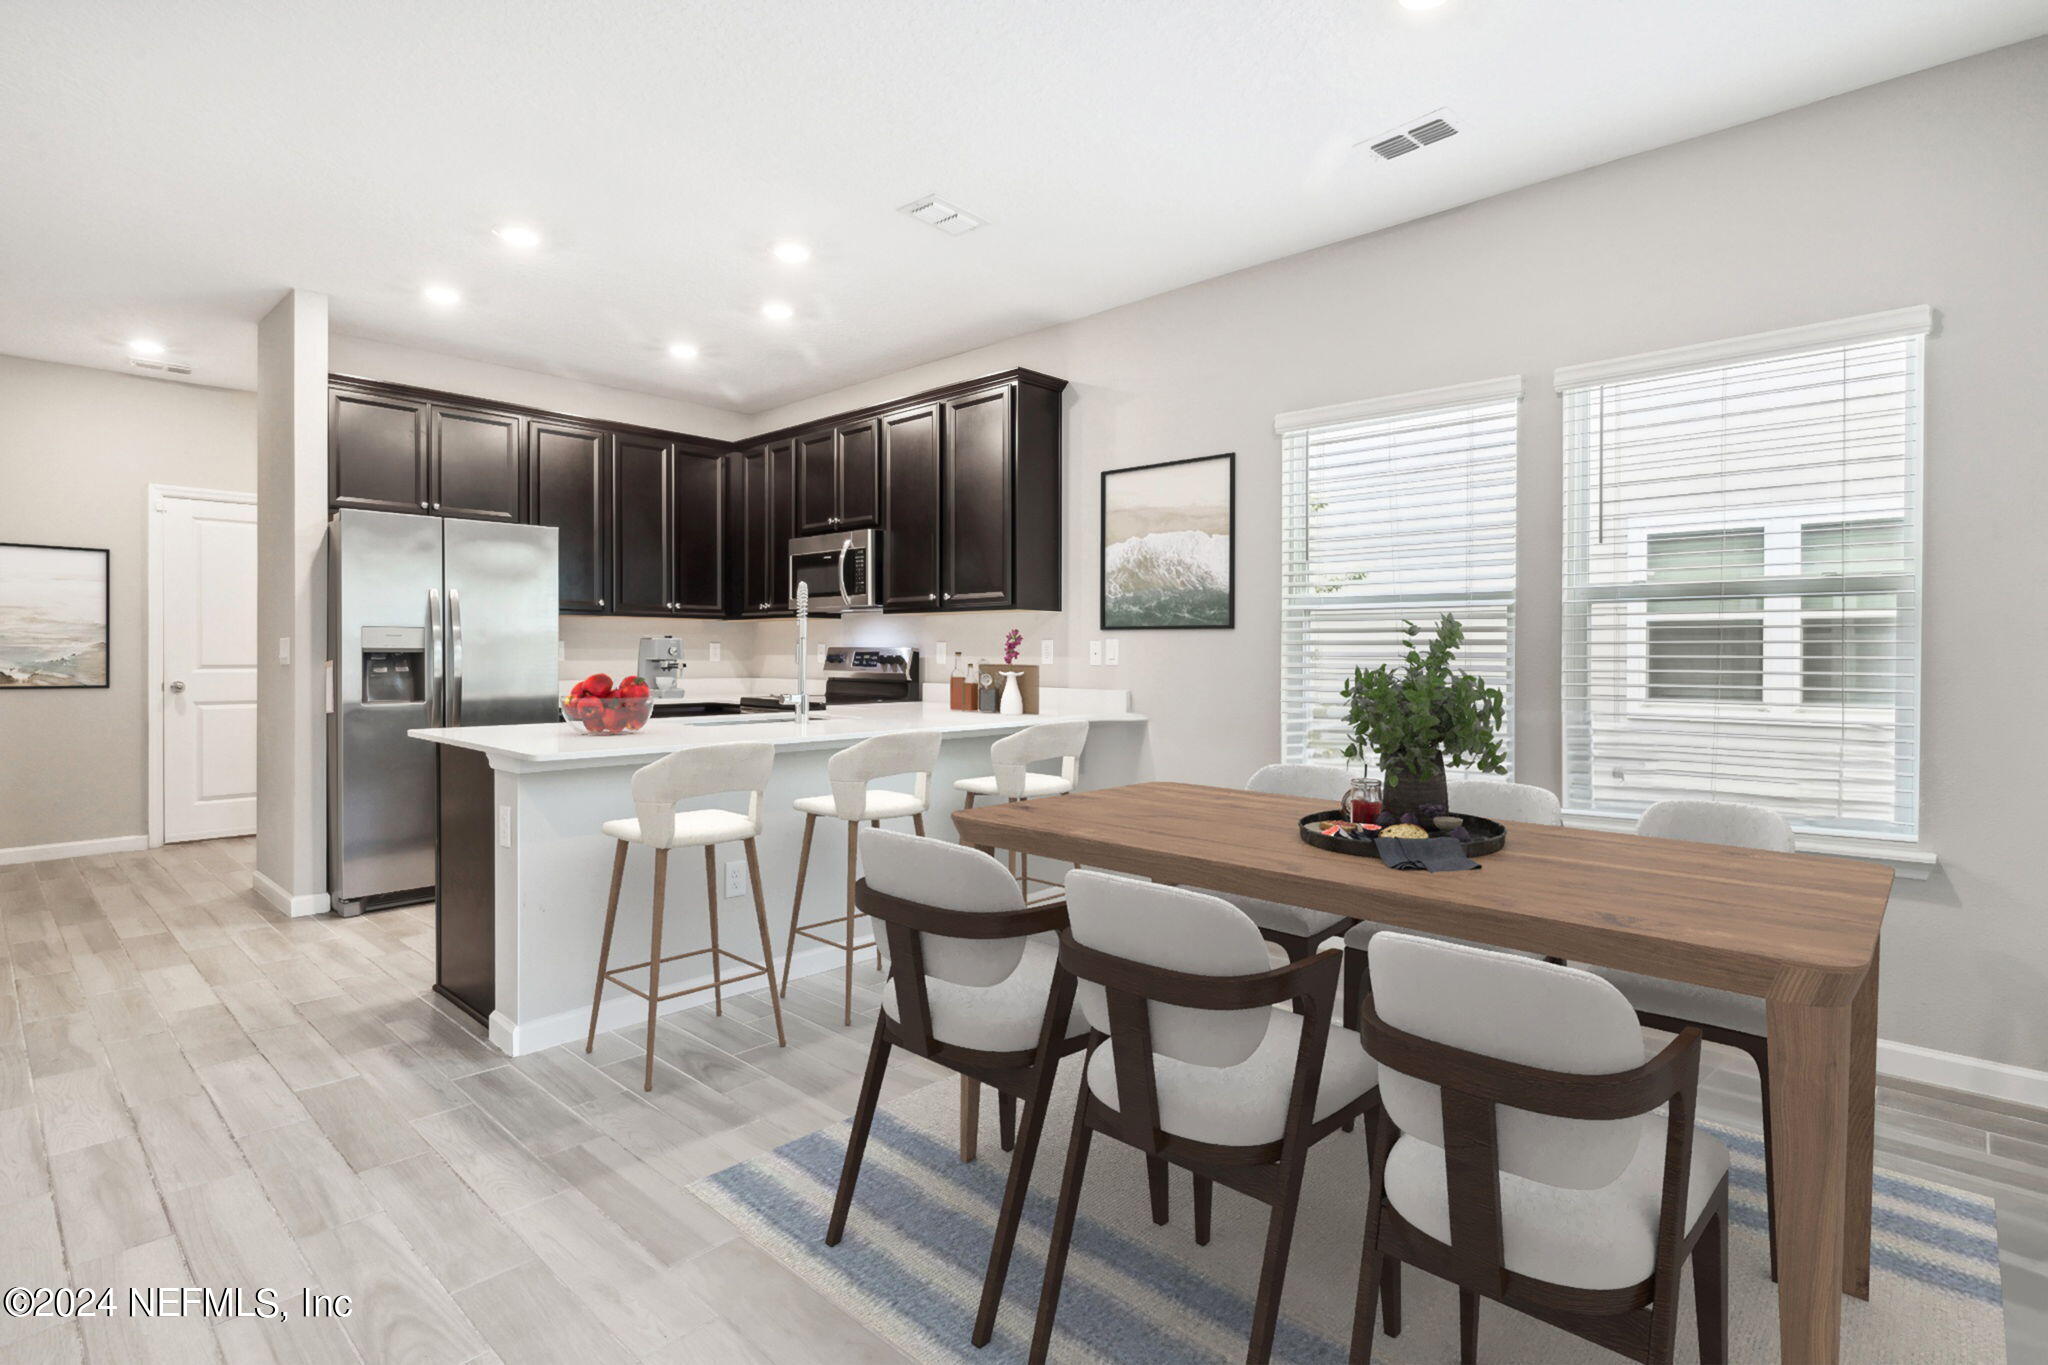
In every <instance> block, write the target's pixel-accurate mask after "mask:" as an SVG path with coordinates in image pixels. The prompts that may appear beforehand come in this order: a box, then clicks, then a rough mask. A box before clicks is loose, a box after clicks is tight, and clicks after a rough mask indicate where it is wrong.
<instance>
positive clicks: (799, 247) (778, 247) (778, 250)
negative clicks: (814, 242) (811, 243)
mask: <svg viewBox="0 0 2048 1365" xmlns="http://www.w3.org/2000/svg"><path fill="white" fill-rule="evenodd" d="M772 250H773V251H774V254H775V259H776V260H778V261H781V262H782V263H783V264H784V265H802V264H803V263H804V262H805V261H808V260H809V259H811V249H810V248H809V247H807V246H805V245H804V244H803V243H802V242H777V243H776V244H775V246H774V247H773V248H772Z"/></svg>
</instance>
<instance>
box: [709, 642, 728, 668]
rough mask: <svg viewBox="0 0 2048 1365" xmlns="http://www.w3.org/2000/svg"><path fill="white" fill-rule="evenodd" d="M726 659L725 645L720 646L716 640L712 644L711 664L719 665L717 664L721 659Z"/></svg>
mask: <svg viewBox="0 0 2048 1365" xmlns="http://www.w3.org/2000/svg"><path fill="white" fill-rule="evenodd" d="M724 657H725V646H724V645H722V644H720V643H718V641H716V640H713V641H712V642H711V662H712V663H717V662H718V661H719V660H720V659H723V658H724Z"/></svg>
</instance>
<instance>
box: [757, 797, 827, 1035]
mask: <svg viewBox="0 0 2048 1365" xmlns="http://www.w3.org/2000/svg"><path fill="white" fill-rule="evenodd" d="M817 828H818V817H817V816H815V815H806V816H805V817H804V846H803V848H802V849H801V850H800V851H799V852H798V853H797V855H796V894H795V895H794V896H792V897H790V900H789V943H788V945H787V946H786V947H784V948H783V950H782V993H783V994H784V995H788V994H789V964H790V963H792V962H794V961H796V925H797V921H798V920H800V919H802V918H803V913H804V873H805V872H807V871H809V870H810V866H811V835H812V834H813V833H815V832H816V831H817ZM747 846H748V847H749V848H752V847H753V840H751V839H750V840H748V841H747ZM768 988H769V989H770V990H773V989H774V988H775V983H774V982H773V981H770V982H769V983H768Z"/></svg>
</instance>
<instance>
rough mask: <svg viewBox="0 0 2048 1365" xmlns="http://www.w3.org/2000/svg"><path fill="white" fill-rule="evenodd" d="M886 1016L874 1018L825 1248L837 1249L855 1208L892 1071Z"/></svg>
mask: <svg viewBox="0 0 2048 1365" xmlns="http://www.w3.org/2000/svg"><path fill="white" fill-rule="evenodd" d="M886 1023H887V1019H886V1017H885V1016H881V1015H877V1016H876V1017H875V1041H874V1045H873V1046H871V1047H870V1048H869V1049H868V1069H867V1072H866V1074H864V1075H863V1076H862V1077H861V1079H860V1102H859V1103H858V1104H856V1105H854V1107H853V1131H852V1132H851V1133H849V1134H847V1136H846V1162H845V1164H844V1165H842V1166H841V1167H840V1168H839V1192H838V1193H837V1194H835V1195H834V1196H833V1197H832V1221H831V1222H830V1223H828V1224H827V1225H826V1227H825V1245H826V1246H828V1247H836V1246H838V1245H839V1238H840V1237H841V1236H842V1235H843V1234H844V1233H845V1232H846V1211H847V1210H848V1209H849V1208H851V1207H852V1206H853V1187H854V1183H855V1182H856V1181H858V1180H859V1179H860V1159H861V1156H862V1155H863V1154H864V1153H865V1152H866V1151H867V1149H868V1129H869V1128H871V1127H873V1126H874V1122H875V1104H876V1102H877V1101H878V1100H880V1099H881V1096H882V1073H883V1072H884V1071H886V1070H888V1068H889V1038H888V1035H887V1034H886V1033H884V1032H883V1031H882V1030H883V1028H884V1026H885V1025H886Z"/></svg>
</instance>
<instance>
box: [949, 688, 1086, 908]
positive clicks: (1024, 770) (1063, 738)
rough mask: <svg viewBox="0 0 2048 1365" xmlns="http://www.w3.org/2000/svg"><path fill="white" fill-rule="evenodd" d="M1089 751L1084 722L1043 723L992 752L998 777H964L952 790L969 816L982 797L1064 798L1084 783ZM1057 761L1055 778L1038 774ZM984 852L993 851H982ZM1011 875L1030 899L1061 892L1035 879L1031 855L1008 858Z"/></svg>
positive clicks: (990, 748)
mask: <svg viewBox="0 0 2048 1365" xmlns="http://www.w3.org/2000/svg"><path fill="white" fill-rule="evenodd" d="M1087 746H1088V722H1087V721H1085V720H1049V721H1042V722H1040V723H1039V724H1037V725H1033V726H1031V727H1029V728H1028V729H1023V730H1019V731H1018V732H1017V733H1016V734H1014V735H1005V736H1003V738H1001V739H999V740H997V741H996V742H995V743H993V744H991V745H989V746H988V761H989V766H990V767H992V768H994V769H995V771H994V772H993V773H990V774H989V775H988V776H987V777H963V778H961V779H960V780H959V781H957V782H955V783H954V784H953V790H954V791H956V792H961V793H963V794H964V795H965V796H966V797H967V802H966V806H967V809H968V810H973V809H974V803H975V802H976V801H978V800H980V799H981V798H982V797H985V796H987V797H999V798H1001V799H1002V800H1004V801H1032V800H1036V799H1038V798H1039V797H1043V796H1065V795H1066V794H1067V793H1068V792H1070V791H1072V790H1074V786H1075V784H1076V783H1078V782H1079V781H1080V780H1081V750H1083V749H1085V748H1086V747H1087ZM1053 759H1058V760H1059V764H1060V770H1059V772H1058V773H1057V774H1054V773H1035V772H1032V771H1031V767H1030V765H1031V764H1033V763H1044V762H1049V761H1051V760H1053ZM982 851H983V852H988V851H989V850H987V849H984V850H982ZM1007 861H1008V863H1009V867H1010V874H1011V875H1012V876H1014V877H1015V878H1016V879H1017V885H1019V886H1021V887H1023V888H1024V894H1025V895H1027V896H1028V895H1030V894H1031V888H1032V886H1033V885H1034V884H1035V885H1038V886H1048V887H1057V886H1058V885H1059V883H1058V882H1052V881H1047V880H1046V879H1045V878H1043V877H1034V876H1032V875H1031V855H1030V854H1028V853H1017V854H1010V855H1008V857H1007Z"/></svg>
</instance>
